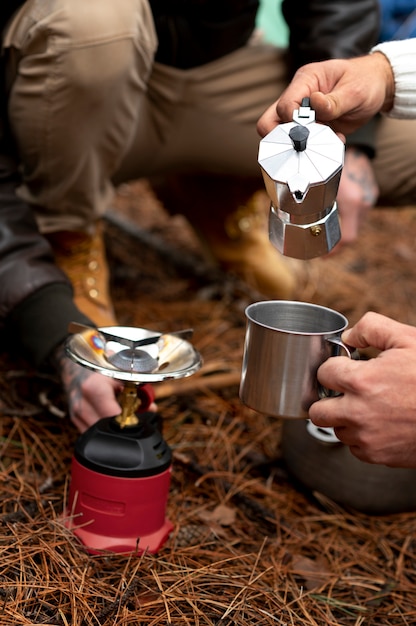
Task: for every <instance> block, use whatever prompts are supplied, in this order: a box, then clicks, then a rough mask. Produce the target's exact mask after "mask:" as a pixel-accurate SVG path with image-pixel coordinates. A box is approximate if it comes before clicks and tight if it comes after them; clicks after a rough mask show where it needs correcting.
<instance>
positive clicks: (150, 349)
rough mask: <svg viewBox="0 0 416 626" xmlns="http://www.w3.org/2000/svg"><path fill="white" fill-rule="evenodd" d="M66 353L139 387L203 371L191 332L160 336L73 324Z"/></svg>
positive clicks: (142, 330) (144, 331)
mask: <svg viewBox="0 0 416 626" xmlns="http://www.w3.org/2000/svg"><path fill="white" fill-rule="evenodd" d="M71 327H74V328H70V333H71V334H70V335H69V337H68V339H67V340H66V343H65V352H66V354H67V355H68V356H69V357H70V358H71V359H72V360H73V361H75V363H78V364H79V365H82V366H84V367H87V368H88V369H91V370H93V371H95V372H99V373H100V374H104V376H110V377H111V378H115V379H116V380H123V381H125V382H131V383H136V384H143V383H156V382H160V381H162V380H173V379H176V378H184V377H185V376H190V375H191V374H193V373H195V372H196V371H197V370H199V369H200V367H201V365H202V359H201V355H200V354H199V352H198V351H197V350H195V349H194V347H193V346H192V344H191V343H189V341H187V338H188V336H190V334H192V331H191V329H185V330H183V331H177V332H174V333H158V332H155V331H152V330H148V329H146V328H134V327H129V326H106V327H104V328H98V329H97V328H93V327H89V326H79V325H76V324H73V325H71Z"/></svg>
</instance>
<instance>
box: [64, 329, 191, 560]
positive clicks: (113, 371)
mask: <svg viewBox="0 0 416 626" xmlns="http://www.w3.org/2000/svg"><path fill="white" fill-rule="evenodd" d="M70 330H71V332H72V333H73V334H72V335H70V336H69V338H68V340H67V342H66V353H67V355H68V356H69V357H70V358H71V359H72V360H73V361H75V362H76V363H78V364H79V365H82V366H84V367H86V368H88V369H90V370H93V371H95V372H98V373H100V374H103V375H104V376H109V377H111V378H114V379H116V380H119V381H121V382H122V383H123V387H124V388H123V391H122V393H121V396H120V398H119V402H120V405H121V409H122V410H121V413H120V415H117V416H114V417H110V418H105V419H101V420H99V421H98V422H97V423H96V424H94V425H93V426H92V427H90V428H89V429H88V430H87V431H86V432H85V433H83V434H82V435H81V436H80V437H79V438H78V440H77V442H76V444H75V450H74V456H73V459H72V470H71V484H70V491H69V498H68V505H67V508H66V512H65V515H66V525H67V526H68V527H69V528H70V529H71V530H72V531H73V533H74V534H75V535H76V536H77V537H78V539H79V540H80V541H81V542H82V543H83V544H84V545H85V547H86V549H87V550H88V551H89V552H91V553H97V552H100V551H103V550H105V551H110V552H137V553H142V552H144V551H147V552H150V553H156V552H158V550H159V549H160V548H161V547H162V545H163V544H164V543H165V541H166V540H167V539H168V537H169V535H170V533H171V531H172V529H173V525H172V523H171V522H170V520H169V519H167V517H166V506H167V501H168V494H169V487H170V477H171V465H172V455H171V451H170V448H169V446H168V445H167V444H166V442H165V441H164V439H163V437H162V434H161V432H160V428H159V426H160V421H161V419H160V416H159V415H158V414H157V413H155V412H152V411H151V410H149V409H150V408H151V404H152V401H153V398H154V394H153V392H152V386H151V385H150V384H149V383H157V382H158V381H162V380H168V379H176V378H183V377H186V376H190V375H191V374H193V373H194V372H196V371H197V370H198V369H199V368H200V367H201V365H202V360H201V358H200V355H199V354H198V352H197V351H196V350H195V349H194V348H193V347H192V345H191V344H190V343H189V342H188V341H187V340H186V338H187V337H188V336H190V334H192V331H189V330H186V331H179V332H177V333H171V334H161V333H155V332H153V331H150V330H147V329H144V328H131V327H119V326H115V327H108V328H100V329H98V330H97V329H94V328H89V327H85V326H82V325H78V324H72V325H71V327H70Z"/></svg>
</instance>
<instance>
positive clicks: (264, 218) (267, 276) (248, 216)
mask: <svg viewBox="0 0 416 626" xmlns="http://www.w3.org/2000/svg"><path fill="white" fill-rule="evenodd" d="M264 202H265V196H264V194H263V193H262V192H258V193H255V194H254V195H253V196H252V197H251V198H250V200H249V201H248V202H247V203H246V204H245V205H244V206H240V207H238V209H237V210H236V211H234V212H233V213H231V214H229V215H228V216H227V217H226V219H225V222H224V224H223V225H216V224H215V225H214V224H213V225H212V228H210V229H204V231H203V232H202V235H201V231H200V232H199V234H200V236H201V237H202V240H203V243H204V244H205V246H206V247H207V248H208V252H209V254H210V255H211V256H212V257H214V259H215V260H216V261H217V262H218V263H219V264H220V266H221V267H222V268H223V269H225V270H226V271H229V272H231V273H233V274H235V275H236V276H238V277H239V278H241V279H242V280H243V281H244V282H245V283H247V284H248V285H250V286H251V287H253V288H254V289H256V291H258V292H260V293H261V294H263V295H264V296H267V297H269V298H272V299H284V300H289V299H291V298H293V297H294V293H295V288H296V275H295V273H294V271H293V267H294V265H293V264H292V263H291V260H289V259H287V258H286V257H284V256H283V255H281V254H280V252H279V251H278V250H277V249H276V248H275V247H274V246H273V245H272V244H271V243H270V241H269V235H268V201H266V202H267V205H266V206H265V204H264ZM214 226H215V228H214Z"/></svg>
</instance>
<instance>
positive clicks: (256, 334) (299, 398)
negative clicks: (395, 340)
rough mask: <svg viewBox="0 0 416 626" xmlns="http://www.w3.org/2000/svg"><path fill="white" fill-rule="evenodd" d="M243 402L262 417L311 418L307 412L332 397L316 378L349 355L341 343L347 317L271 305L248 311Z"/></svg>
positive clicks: (304, 306) (303, 306)
mask: <svg viewBox="0 0 416 626" xmlns="http://www.w3.org/2000/svg"><path fill="white" fill-rule="evenodd" d="M245 313H246V317H247V328H246V336H245V342H244V354H243V367H242V374H241V384H240V398H241V400H242V401H243V402H244V404H246V405H247V406H249V407H250V408H252V409H254V410H256V411H258V412H259V413H266V414H268V415H273V416H276V417H285V418H307V417H308V409H309V407H310V406H311V404H312V403H313V402H315V401H316V400H318V399H319V398H320V397H324V396H328V395H331V393H332V392H331V391H330V390H328V389H324V388H323V387H322V386H320V384H319V382H318V380H317V376H316V372H317V370H318V367H319V366H320V365H321V364H322V363H323V362H324V361H325V360H326V359H328V358H329V357H331V356H337V355H340V354H343V355H345V356H348V357H351V351H350V349H349V348H348V346H346V345H345V344H344V343H343V342H342V341H341V333H342V331H343V330H344V329H345V328H346V327H347V325H348V320H347V318H346V317H344V315H342V314H341V313H338V312H337V311H334V310H332V309H329V308H327V307H324V306H320V305H317V304H309V303H306V302H293V301H288V300H270V301H265V302H256V303H254V304H251V305H250V306H248V307H247V309H246V312H245Z"/></svg>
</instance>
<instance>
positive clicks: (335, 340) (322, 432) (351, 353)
mask: <svg viewBox="0 0 416 626" xmlns="http://www.w3.org/2000/svg"><path fill="white" fill-rule="evenodd" d="M326 341H328V342H329V343H332V344H334V345H335V346H337V354H334V355H333V356H339V352H340V349H341V350H344V351H345V354H346V356H347V357H348V358H350V359H359V353H358V351H357V350H356V349H355V348H350V347H349V346H347V345H346V344H345V343H344V342H343V341H342V339H341V338H340V337H327V339H326ZM318 395H319V398H320V399H321V398H335V397H336V396H341V395H342V393H341V392H340V391H334V390H333V389H327V388H326V387H324V386H323V385H321V384H320V383H319V382H318ZM306 428H307V431H308V433H309V434H310V435H311V436H312V437H314V438H315V439H318V440H319V441H321V442H323V443H327V444H335V443H340V440H339V439H338V437H337V436H336V434H335V433H334V429H333V428H324V427H322V426H315V424H313V423H312V422H311V421H310V420H307V426H306Z"/></svg>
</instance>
